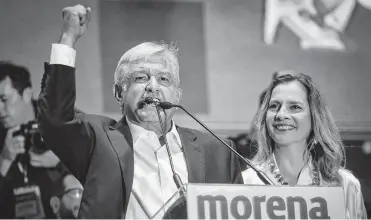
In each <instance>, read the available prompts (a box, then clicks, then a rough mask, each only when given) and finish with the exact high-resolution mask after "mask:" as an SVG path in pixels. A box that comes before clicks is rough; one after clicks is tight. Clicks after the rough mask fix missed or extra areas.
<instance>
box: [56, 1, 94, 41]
mask: <svg viewBox="0 0 371 220" xmlns="http://www.w3.org/2000/svg"><path fill="white" fill-rule="evenodd" d="M90 13H91V8H90V7H85V6H83V5H76V6H73V7H66V8H64V9H63V10H62V15H63V29H62V36H61V39H60V41H59V43H61V44H65V45H67V46H69V47H72V48H74V47H75V44H76V42H77V40H78V39H79V37H81V36H82V35H83V34H84V32H85V31H86V29H87V27H88V24H89V21H90Z"/></svg>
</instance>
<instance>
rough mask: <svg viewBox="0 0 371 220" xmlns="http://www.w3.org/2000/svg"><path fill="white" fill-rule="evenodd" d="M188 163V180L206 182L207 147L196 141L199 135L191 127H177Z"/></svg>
mask: <svg viewBox="0 0 371 220" xmlns="http://www.w3.org/2000/svg"><path fill="white" fill-rule="evenodd" d="M177 130H178V133H179V136H180V140H181V142H182V147H183V149H184V155H185V158H186V163H187V170H188V182H189V183H204V182H205V149H204V147H203V146H202V145H199V144H197V143H196V140H197V136H196V135H195V134H194V133H192V132H191V131H190V130H189V129H186V128H182V127H177Z"/></svg>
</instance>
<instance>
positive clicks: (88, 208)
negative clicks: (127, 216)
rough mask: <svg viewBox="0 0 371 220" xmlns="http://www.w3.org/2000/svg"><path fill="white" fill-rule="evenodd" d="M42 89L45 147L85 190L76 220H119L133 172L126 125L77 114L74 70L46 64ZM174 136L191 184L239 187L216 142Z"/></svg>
mask: <svg viewBox="0 0 371 220" xmlns="http://www.w3.org/2000/svg"><path fill="white" fill-rule="evenodd" d="M41 84H42V86H41V87H42V88H41V92H40V96H39V102H38V107H39V113H40V115H39V124H40V127H41V131H42V135H43V138H44V141H45V142H46V144H47V145H48V146H51V147H52V150H53V152H54V153H55V154H56V155H57V156H58V157H59V158H60V159H61V161H62V162H63V163H64V164H65V165H66V166H67V168H68V169H69V170H70V171H71V172H72V174H74V175H75V177H76V178H77V179H78V180H79V181H81V183H82V184H83V186H84V194H83V198H82V203H81V207H80V212H79V217H82V218H121V217H122V214H123V213H125V211H126V208H127V204H128V201H129V196H130V193H131V189H132V183H133V170H134V161H133V160H134V154H133V147H132V146H133V143H132V137H131V133H130V130H129V127H128V124H127V123H126V120H125V119H124V117H123V119H121V120H120V121H118V122H116V121H115V120H113V119H110V118H108V117H103V116H98V115H88V114H84V113H76V112H75V111H74V105H75V98H76V85H75V69H74V68H71V67H68V66H63V65H48V64H45V73H44V77H43V80H42V83H41ZM91 98H92V99H93V98H94V97H91ZM177 130H178V132H179V135H180V138H181V142H182V146H183V149H184V154H185V158H186V163H187V170H188V182H189V183H242V182H243V181H242V177H241V173H240V166H239V163H238V159H237V158H236V157H235V156H232V154H231V153H230V152H229V150H227V148H226V147H225V146H224V145H222V144H220V143H219V142H218V141H216V140H215V139H214V137H212V136H211V135H205V134H203V133H201V132H198V131H195V130H191V129H186V128H182V127H177ZM229 143H230V144H232V143H231V142H229Z"/></svg>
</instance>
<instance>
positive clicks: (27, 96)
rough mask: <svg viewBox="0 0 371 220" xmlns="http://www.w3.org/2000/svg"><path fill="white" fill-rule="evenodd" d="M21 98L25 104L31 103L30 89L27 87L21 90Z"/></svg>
mask: <svg viewBox="0 0 371 220" xmlns="http://www.w3.org/2000/svg"><path fill="white" fill-rule="evenodd" d="M22 98H23V101H25V102H26V103H30V102H31V100H32V88H31V87H27V88H25V89H24V90H23V93H22Z"/></svg>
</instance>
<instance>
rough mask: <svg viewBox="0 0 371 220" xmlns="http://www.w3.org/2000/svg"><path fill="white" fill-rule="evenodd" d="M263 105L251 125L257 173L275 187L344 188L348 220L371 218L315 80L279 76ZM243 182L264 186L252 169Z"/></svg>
mask: <svg viewBox="0 0 371 220" xmlns="http://www.w3.org/2000/svg"><path fill="white" fill-rule="evenodd" d="M261 101H262V102H261V105H260V108H259V110H258V112H257V114H256V116H255V119H254V123H253V130H254V134H255V139H256V141H257V143H258V146H259V147H258V150H257V154H256V156H255V157H254V159H253V161H254V163H256V165H257V166H258V168H259V169H260V170H261V171H263V172H264V173H265V174H266V175H267V176H268V177H269V178H270V179H271V180H273V182H274V183H275V184H277V185H317V186H342V188H343V189H344V195H345V203H346V204H345V206H346V215H347V218H350V219H362V218H367V216H366V210H365V207H364V202H363V197H362V193H361V186H360V183H359V181H358V179H357V178H356V177H354V175H353V174H351V173H350V172H349V171H347V170H346V169H345V168H344V161H345V153H344V146H343V144H342V141H341V138H340V135H339V132H338V129H337V127H336V125H335V123H334V119H333V117H332V116H331V113H330V111H329V109H328V107H327V105H326V103H325V101H324V99H323V97H322V95H321V94H320V92H319V90H318V88H317V87H316V85H314V83H313V82H312V79H311V78H310V77H309V76H307V75H305V74H302V73H299V74H297V73H293V72H280V73H279V74H276V76H275V77H274V78H273V81H272V83H271V84H270V85H269V87H268V88H267V90H265V93H264V97H263V98H262V100H261ZM243 177H244V182H245V184H263V183H262V182H261V181H260V179H259V177H258V176H257V175H256V174H255V173H254V171H252V170H251V169H248V170H246V171H245V172H243Z"/></svg>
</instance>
